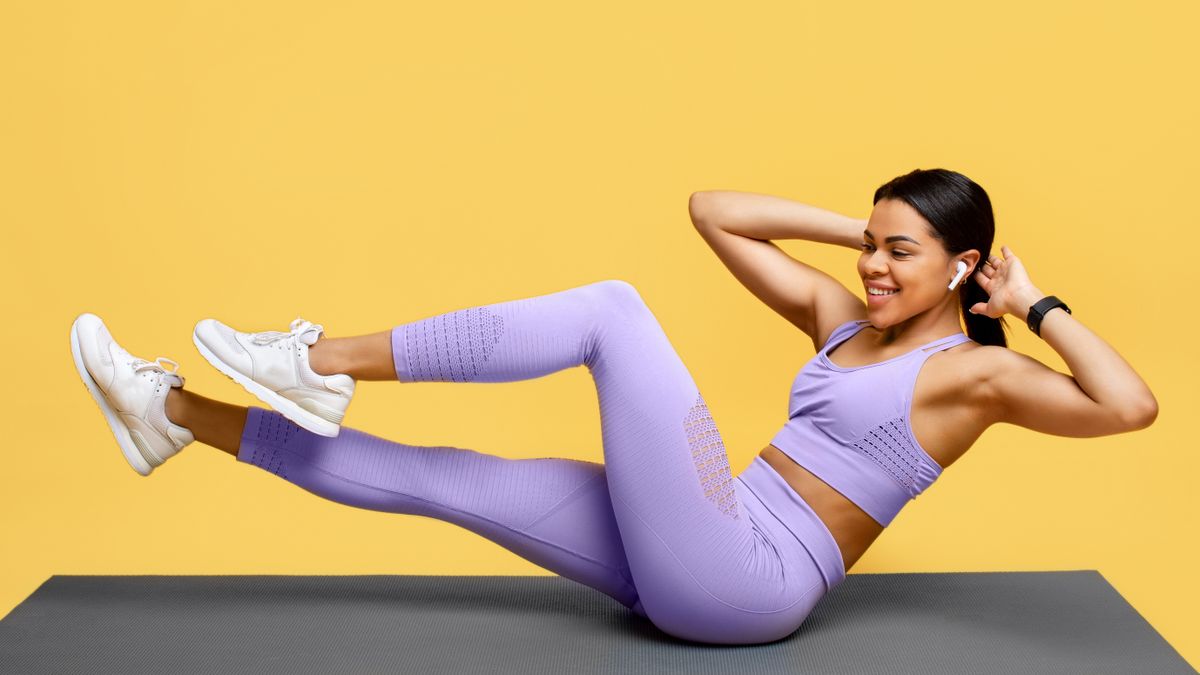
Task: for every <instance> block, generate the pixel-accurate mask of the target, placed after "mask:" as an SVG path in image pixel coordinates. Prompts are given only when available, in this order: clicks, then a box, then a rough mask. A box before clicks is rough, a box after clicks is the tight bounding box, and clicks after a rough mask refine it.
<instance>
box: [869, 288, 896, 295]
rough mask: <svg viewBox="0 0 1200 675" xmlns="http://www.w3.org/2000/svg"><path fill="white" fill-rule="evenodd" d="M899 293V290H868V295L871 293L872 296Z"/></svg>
mask: <svg viewBox="0 0 1200 675" xmlns="http://www.w3.org/2000/svg"><path fill="white" fill-rule="evenodd" d="M899 292H900V291H899V290H898V289H897V290H891V291H884V290H880V289H878V288H868V289H867V293H869V294H871V295H894V294H896V293H899Z"/></svg>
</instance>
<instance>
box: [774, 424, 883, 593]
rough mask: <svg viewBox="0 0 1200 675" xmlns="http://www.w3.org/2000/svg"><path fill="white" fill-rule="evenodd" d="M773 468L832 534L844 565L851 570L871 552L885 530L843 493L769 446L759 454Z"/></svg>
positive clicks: (777, 449)
mask: <svg viewBox="0 0 1200 675" xmlns="http://www.w3.org/2000/svg"><path fill="white" fill-rule="evenodd" d="M758 455H759V457H762V458H763V461H765V462H766V463H767V464H770V465H771V466H772V467H773V468H774V469H775V470H776V471H778V472H779V475H780V476H783V479H784V480H785V481H787V483H788V485H790V486H792V489H793V490H795V491H796V494H798V495H800V497H801V498H802V499H803V500H804V501H805V502H807V503H808V505H809V506H811V507H812V510H813V511H815V512H816V514H817V516H818V517H820V519H821V522H823V523H825V527H827V528H829V531H830V532H831V533H832V534H833V539H834V541H836V542H837V545H838V548H839V549H841V552H842V561H843V562H844V563H845V565H846V569H847V570H849V569H850V568H851V567H852V566H853V565H854V563H856V562H858V559H859V558H861V557H862V555H863V553H865V552H866V550H867V549H868V548H870V546H871V544H872V543H874V541H875V539H876V538H878V537H879V535H880V534H881V533H882V532H883V526H882V525H880V524H879V523H877V522H875V519H874V518H872V517H871V516H869V515H867V512H866V511H863V510H862V509H860V508H858V506H857V505H855V504H854V502H852V501H850V500H849V499H846V497H845V496H843V495H842V493H840V492H838V491H837V490H834V489H833V488H831V487H829V484H828V483H826V482H825V481H823V480H821V479H820V478H817V477H816V476H814V475H813V474H811V473H809V471H808V470H807V469H805V468H804V467H802V466H800V465H799V464H797V463H796V462H795V461H794V460H793V459H792V458H791V457H788V456H787V455H785V454H784V453H783V451H782V450H780V449H779V448H777V447H775V446H773V445H768V446H767V447H765V448H763V449H762V452H760V453H758Z"/></svg>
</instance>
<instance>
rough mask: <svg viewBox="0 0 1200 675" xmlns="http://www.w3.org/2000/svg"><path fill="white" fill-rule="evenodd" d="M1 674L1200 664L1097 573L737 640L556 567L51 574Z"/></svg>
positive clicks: (934, 587)
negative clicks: (495, 572) (379, 572)
mask: <svg viewBox="0 0 1200 675" xmlns="http://www.w3.org/2000/svg"><path fill="white" fill-rule="evenodd" d="M0 672H3V673H22V674H29V675H33V674H35V673H58V674H61V673H121V674H123V675H134V674H136V673H288V674H289V675H292V674H299V673H510V672H511V673H593V672H595V673H689V674H694V675H700V674H704V673H713V674H719V675H743V674H750V673H839V674H855V675H857V674H866V673H888V674H899V673H920V674H922V675H938V674H942V673H946V674H951V673H952V674H954V675H968V674H972V673H1072V674H1074V673H1079V674H1081V675H1082V674H1087V675H1103V674H1105V673H1120V674H1121V675H1129V674H1133V673H1136V674H1158V673H1162V674H1168V673H1171V674H1173V673H1196V671H1195V670H1194V669H1193V668H1191V667H1190V666H1188V665H1187V663H1186V662H1185V661H1184V660H1183V659H1182V657H1180V656H1179V654H1178V653H1177V652H1176V651H1175V650H1174V649H1173V648H1171V646H1170V645H1169V644H1167V642H1166V641H1165V640H1163V638H1162V637H1161V636H1160V635H1159V634H1158V633H1157V632H1156V631H1155V630H1154V628H1153V627H1151V626H1150V624H1149V623H1147V622H1146V621H1145V619H1143V618H1142V617H1141V615H1140V614H1138V613H1137V612H1136V611H1135V610H1134V609H1133V607H1131V606H1130V605H1129V603H1127V602H1126V601H1125V600H1124V599H1123V598H1122V597H1121V596H1120V594H1118V593H1117V591H1116V590H1115V589H1114V588H1113V587H1112V586H1111V585H1110V584H1109V583H1108V582H1107V581H1106V580H1105V579H1104V577H1102V576H1101V575H1100V574H1099V573H1098V572H1095V571H1090V570H1085V571H1070V572H971V573H949V574H948V573H939V574H852V575H850V576H849V577H848V578H847V580H846V581H845V583H843V584H842V585H841V586H840V587H838V588H837V589H835V590H834V592H833V593H832V594H831V595H829V596H827V597H826V598H824V599H823V600H822V601H821V603H820V604H818V605H817V608H816V609H815V610H814V612H813V614H812V615H810V616H809V618H808V620H807V621H805V623H804V625H803V626H801V627H800V629H799V630H798V631H796V632H795V633H794V634H792V635H791V636H789V637H787V638H785V639H783V640H780V641H778V642H774V643H771V644H766V645H753V646H735V647H729V646H711V645H699V644H695V643H689V642H684V641H681V640H677V639H675V638H672V637H670V636H668V635H666V634H664V633H662V632H660V631H658V630H657V629H656V628H654V626H653V625H652V624H650V623H649V622H647V621H646V620H644V619H641V618H640V617H638V616H637V615H635V614H633V613H631V612H629V611H628V610H626V609H625V608H624V607H622V606H621V605H619V604H617V603H616V602H615V601H613V600H611V599H609V598H608V597H606V596H604V595H601V594H600V593H598V592H596V591H593V590H592V589H589V588H586V587H584V586H580V585H578V584H575V583H573V582H571V581H567V580H566V579H562V578H559V577H526V576H64V575H55V576H53V577H51V578H50V579H49V580H47V581H46V582H45V583H44V584H42V586H41V587H39V588H38V589H37V590H36V591H35V592H34V593H33V594H32V595H30V597H29V598H27V599H26V600H25V601H24V602H22V603H21V604H20V605H18V606H17V607H16V608H15V609H14V610H13V611H12V612H11V613H10V614H9V615H8V616H7V617H5V618H4V619H3V620H2V621H0Z"/></svg>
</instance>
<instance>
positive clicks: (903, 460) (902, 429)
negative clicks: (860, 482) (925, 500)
mask: <svg viewBox="0 0 1200 675" xmlns="http://www.w3.org/2000/svg"><path fill="white" fill-rule="evenodd" d="M905 425H906V422H905V419H904V418H903V417H896V418H893V419H890V420H888V421H886V422H884V423H883V424H880V425H879V426H877V427H875V428H874V429H871V430H870V431H868V432H867V433H865V434H863V436H862V437H861V438H859V439H858V440H856V441H854V442H853V443H851V445H852V446H853V447H855V448H856V449H858V451H859V452H861V453H863V454H864V455H866V456H867V457H870V458H871V459H872V460H873V461H874V462H875V463H876V464H878V465H879V468H881V469H883V470H884V472H886V473H887V475H888V476H890V477H891V478H892V480H894V481H896V484H897V485H899V486H901V487H903V488H904V489H905V490H907V491H908V495H909V497H913V498H915V497H916V496H917V495H919V494H921V493H922V492H924V491H925V489H926V488H928V487H929V486H930V485H932V484H933V482H934V481H935V480H937V478H938V475H939V474H940V472H939V471H938V470H937V468H936V467H934V466H931V465H930V462H931V460H930V459H928V458H926V457H923V456H922V451H921V450H920V449H919V448H917V447H916V446H914V445H913V443H912V441H911V440H910V439H909V436H908V431H907V428H906V426H905Z"/></svg>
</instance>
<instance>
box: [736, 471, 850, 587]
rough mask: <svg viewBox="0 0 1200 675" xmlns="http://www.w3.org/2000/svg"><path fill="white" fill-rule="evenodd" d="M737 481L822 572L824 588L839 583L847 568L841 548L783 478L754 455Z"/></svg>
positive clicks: (818, 518) (843, 577) (814, 512)
mask: <svg viewBox="0 0 1200 675" xmlns="http://www.w3.org/2000/svg"><path fill="white" fill-rule="evenodd" d="M737 480H740V481H742V483H743V484H744V485H745V486H746V487H747V488H748V489H749V490H750V492H751V493H753V494H754V496H755V497H757V498H758V499H759V501H761V502H762V503H763V505H764V506H765V507H766V508H767V510H768V511H769V512H770V513H771V515H773V516H775V518H776V519H777V520H778V521H779V523H780V524H781V525H783V527H784V528H785V529H787V531H788V532H790V533H791V534H792V536H794V537H795V538H796V540H797V541H798V542H800V545H801V546H803V547H804V550H806V551H808V554H809V556H810V557H812V559H813V562H815V563H816V564H817V567H818V568H819V569H820V570H821V576H822V577H824V579H825V584H826V589H827V590H831V589H833V587H835V586H837V585H838V584H840V583H842V581H844V580H845V578H846V566H845V563H844V562H843V561H842V552H841V548H839V547H838V544H837V541H836V540H835V539H834V538H833V533H831V532H830V531H829V528H828V527H826V526H825V523H824V521H822V520H821V518H820V517H819V516H818V515H817V513H816V511H813V509H812V507H811V506H809V505H808V502H806V501H804V499H803V498H802V497H801V496H800V495H799V494H797V493H796V491H795V490H793V489H792V486H791V485H788V482H787V481H786V480H784V478H783V476H781V475H779V472H778V471H776V470H775V468H774V467H772V466H771V465H770V464H768V463H767V462H766V460H764V459H763V458H762V457H759V456H755V458H754V460H753V461H752V462H750V465H749V466H748V467H746V469H745V470H744V471H742V473H741V474H739V475H738V477H737Z"/></svg>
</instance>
